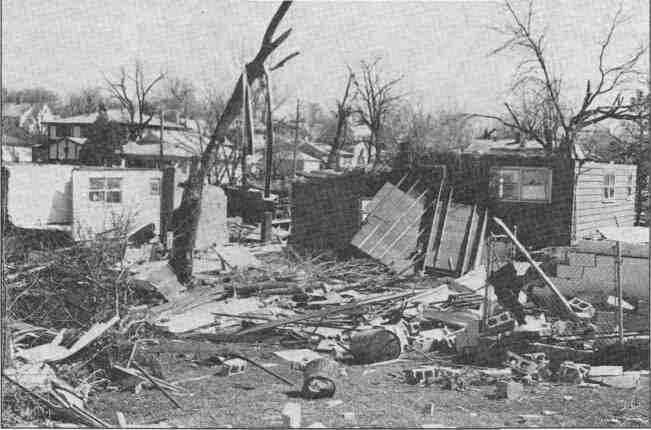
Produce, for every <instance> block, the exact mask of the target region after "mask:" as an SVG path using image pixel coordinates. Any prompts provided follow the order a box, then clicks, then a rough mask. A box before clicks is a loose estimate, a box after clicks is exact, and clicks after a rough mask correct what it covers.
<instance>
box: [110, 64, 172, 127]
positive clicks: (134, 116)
mask: <svg viewBox="0 0 651 430" xmlns="http://www.w3.org/2000/svg"><path fill="white" fill-rule="evenodd" d="M164 77H165V73H162V72H161V73H159V74H158V75H156V77H154V78H153V79H152V80H150V81H147V80H146V79H145V73H144V70H143V65H142V62H141V61H140V60H136V62H135V66H134V73H133V74H129V73H127V70H126V67H122V68H120V77H119V79H118V80H117V81H111V80H110V79H109V78H108V77H106V76H105V77H104V79H105V81H106V84H107V89H108V90H109V92H110V94H111V96H112V97H113V98H115V99H116V100H117V101H118V102H119V103H120V105H121V106H122V107H123V108H124V109H125V110H126V111H127V113H128V115H129V122H130V130H129V131H130V134H131V137H132V138H133V137H140V136H141V135H142V131H143V129H144V128H145V127H146V126H147V124H149V122H150V121H151V120H152V118H153V117H154V113H155V111H156V110H155V109H154V108H153V106H152V105H151V103H150V102H149V98H150V97H151V91H152V89H153V88H154V87H155V86H156V84H158V83H159V82H160V81H162V80H163V78H164ZM132 85H133V87H134V88H133V91H132V90H131V86H132Z"/></svg>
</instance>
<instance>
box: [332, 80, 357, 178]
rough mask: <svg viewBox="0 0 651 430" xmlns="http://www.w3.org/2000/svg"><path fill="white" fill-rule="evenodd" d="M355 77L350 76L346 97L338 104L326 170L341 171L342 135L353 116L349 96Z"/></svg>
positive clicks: (345, 92)
mask: <svg viewBox="0 0 651 430" xmlns="http://www.w3.org/2000/svg"><path fill="white" fill-rule="evenodd" d="M353 77H354V75H353V74H352V73H350V74H349V75H348V82H347V83H346V91H344V97H343V99H341V101H340V102H337V130H336V132H335V138H334V141H333V142H332V148H330V153H329V154H328V162H327V164H326V168H328V169H336V170H339V163H338V158H339V150H340V149H341V146H342V144H343V142H342V139H341V135H342V134H343V133H344V132H345V129H346V127H347V122H348V117H349V116H350V114H351V110H350V108H349V107H348V94H349V92H350V85H351V84H352V83H353Z"/></svg>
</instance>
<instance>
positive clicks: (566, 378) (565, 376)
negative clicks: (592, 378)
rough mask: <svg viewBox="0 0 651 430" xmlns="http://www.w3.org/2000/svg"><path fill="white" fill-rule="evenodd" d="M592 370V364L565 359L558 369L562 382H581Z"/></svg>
mask: <svg viewBox="0 0 651 430" xmlns="http://www.w3.org/2000/svg"><path fill="white" fill-rule="evenodd" d="M589 372H590V365H588V364H583V363H574V362H573V361H564V362H562V363H561V366H560V368H559V370H558V379H559V380H560V381H562V382H570V383H573V384H580V383H581V382H583V378H585V377H586V375H587V374H588V373H589Z"/></svg>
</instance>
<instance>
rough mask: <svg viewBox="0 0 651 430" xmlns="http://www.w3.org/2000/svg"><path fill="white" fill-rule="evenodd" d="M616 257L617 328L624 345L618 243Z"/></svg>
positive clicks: (622, 300)
mask: <svg viewBox="0 0 651 430" xmlns="http://www.w3.org/2000/svg"><path fill="white" fill-rule="evenodd" d="M615 248H616V253H617V257H616V259H615V265H616V272H615V273H616V274H617V279H616V287H617V325H618V326H619V343H624V305H623V302H624V292H623V291H622V246H621V243H620V242H619V241H617V242H616V243H615Z"/></svg>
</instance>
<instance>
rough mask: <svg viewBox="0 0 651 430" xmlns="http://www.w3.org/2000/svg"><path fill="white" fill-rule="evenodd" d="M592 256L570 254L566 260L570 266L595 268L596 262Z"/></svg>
mask: <svg viewBox="0 0 651 430" xmlns="http://www.w3.org/2000/svg"><path fill="white" fill-rule="evenodd" d="M595 257H596V256H595V255H594V254H588V253H584V252H572V251H570V252H569V253H568V258H569V260H570V266H583V267H595V266H596V265H597V260H596V258H595Z"/></svg>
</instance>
